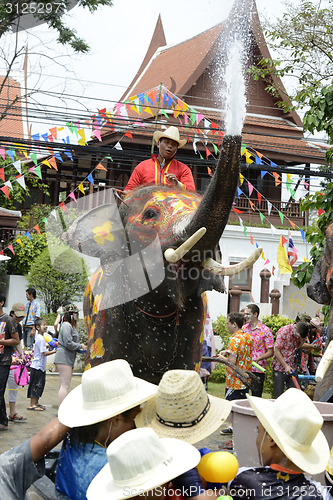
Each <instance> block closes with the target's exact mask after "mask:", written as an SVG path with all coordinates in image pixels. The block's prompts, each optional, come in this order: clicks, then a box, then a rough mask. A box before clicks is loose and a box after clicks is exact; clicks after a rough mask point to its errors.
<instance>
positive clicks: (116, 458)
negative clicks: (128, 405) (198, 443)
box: [87, 428, 201, 500]
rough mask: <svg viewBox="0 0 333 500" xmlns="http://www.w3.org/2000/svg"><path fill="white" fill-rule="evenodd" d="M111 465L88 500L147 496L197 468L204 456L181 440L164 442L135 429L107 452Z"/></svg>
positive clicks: (97, 479)
mask: <svg viewBox="0 0 333 500" xmlns="http://www.w3.org/2000/svg"><path fill="white" fill-rule="evenodd" d="M107 458H108V463H107V464H106V465H105V466H104V467H103V469H102V470H101V471H100V472H99V473H98V474H97V475H96V476H95V478H94V479H93V480H92V482H91V483H90V485H89V487H88V490H87V498H88V500H95V499H96V500H104V499H108V500H118V499H119V500H120V499H123V498H131V497H134V496H137V495H139V494H143V493H144V492H147V491H149V490H152V489H154V488H157V487H158V486H161V485H164V484H165V483H168V482H169V481H171V480H172V479H174V478H175V477H177V476H179V475H180V474H183V473H184V472H186V471H188V470H190V469H192V468H193V467H196V466H197V465H198V463H199V461H200V458H201V456H200V452H199V451H198V450H197V449H196V448H194V446H192V445H190V444H188V443H186V442H184V441H180V440H179V439H172V438H165V439H160V438H159V437H158V436H157V434H156V433H155V432H154V431H153V430H152V429H149V428H146V429H134V430H131V431H128V432H125V433H124V434H122V435H121V436H119V437H118V438H117V439H115V440H114V441H113V442H112V443H111V444H110V445H109V447H108V449H107Z"/></svg>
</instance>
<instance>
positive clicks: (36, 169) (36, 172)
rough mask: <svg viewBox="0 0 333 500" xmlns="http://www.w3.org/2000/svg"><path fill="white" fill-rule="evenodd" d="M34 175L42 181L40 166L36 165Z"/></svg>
mask: <svg viewBox="0 0 333 500" xmlns="http://www.w3.org/2000/svg"><path fill="white" fill-rule="evenodd" d="M34 174H36V175H37V176H38V177H39V178H40V179H41V180H43V178H42V172H41V169H40V165H37V167H35V169H34Z"/></svg>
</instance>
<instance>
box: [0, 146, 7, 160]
mask: <svg viewBox="0 0 333 500" xmlns="http://www.w3.org/2000/svg"><path fill="white" fill-rule="evenodd" d="M0 155H1V156H2V159H3V160H4V159H5V158H6V150H5V148H0Z"/></svg>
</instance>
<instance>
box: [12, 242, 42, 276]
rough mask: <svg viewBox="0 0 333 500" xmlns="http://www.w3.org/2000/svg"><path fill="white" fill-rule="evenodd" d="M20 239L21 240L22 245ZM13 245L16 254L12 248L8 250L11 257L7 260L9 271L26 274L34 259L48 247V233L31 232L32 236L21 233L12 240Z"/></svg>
mask: <svg viewBox="0 0 333 500" xmlns="http://www.w3.org/2000/svg"><path fill="white" fill-rule="evenodd" d="M18 240H20V241H21V243H22V245H21V244H20V243H19V242H18ZM12 245H13V247H14V249H15V250H14V251H15V255H13V254H12V253H11V252H10V250H6V253H7V255H8V256H10V257H11V259H10V260H9V261H7V262H6V270H7V273H8V274H22V275H25V274H27V273H28V272H29V270H30V267H31V264H32V263H33V261H34V260H35V259H36V258H37V257H38V256H39V255H40V254H41V252H42V251H43V250H44V249H45V248H46V247H47V239H46V234H45V233H44V234H42V235H40V234H38V233H31V234H30V238H29V237H28V236H21V235H20V236H18V237H17V238H15V239H14V240H13V241H12Z"/></svg>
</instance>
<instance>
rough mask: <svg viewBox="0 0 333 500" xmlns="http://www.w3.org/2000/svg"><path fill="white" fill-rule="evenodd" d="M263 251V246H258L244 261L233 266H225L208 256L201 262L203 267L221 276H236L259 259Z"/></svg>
mask: <svg viewBox="0 0 333 500" xmlns="http://www.w3.org/2000/svg"><path fill="white" fill-rule="evenodd" d="M261 252H262V248H261V247H259V248H256V249H255V251H254V252H253V253H252V254H251V255H250V256H249V257H248V258H247V259H245V260H243V262H239V263H238V264H233V265H232V266H223V265H222V264H220V263H219V262H216V260H214V259H212V258H208V259H206V260H204V261H203V262H202V263H201V267H204V268H205V269H207V270H208V271H210V272H212V273H214V274H219V275H220V276H234V274H239V273H241V272H242V271H245V269H248V268H249V267H251V266H252V265H253V264H254V263H255V262H256V260H258V259H259V257H260V255H261Z"/></svg>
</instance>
